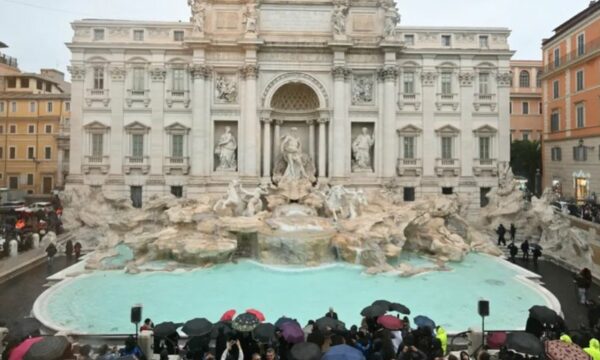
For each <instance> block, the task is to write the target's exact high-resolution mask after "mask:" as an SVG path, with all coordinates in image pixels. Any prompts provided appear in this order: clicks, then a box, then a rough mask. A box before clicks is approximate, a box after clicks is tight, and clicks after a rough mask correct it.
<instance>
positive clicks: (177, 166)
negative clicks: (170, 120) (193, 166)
mask: <svg viewBox="0 0 600 360" xmlns="http://www.w3.org/2000/svg"><path fill="white" fill-rule="evenodd" d="M189 131H190V129H189V128H187V127H185V126H183V125H181V124H180V123H174V124H172V125H170V126H167V127H166V128H165V132H166V134H167V136H168V139H169V145H168V146H169V153H168V154H169V155H167V157H166V159H165V168H164V169H165V173H167V174H169V173H171V172H173V171H178V172H182V173H183V174H187V172H188V171H189V160H188V151H187V150H186V146H187V141H188V140H187V136H188V133H189Z"/></svg>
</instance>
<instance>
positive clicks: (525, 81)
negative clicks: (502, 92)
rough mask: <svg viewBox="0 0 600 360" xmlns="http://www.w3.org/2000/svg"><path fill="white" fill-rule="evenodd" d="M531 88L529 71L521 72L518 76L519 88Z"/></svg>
mask: <svg viewBox="0 0 600 360" xmlns="http://www.w3.org/2000/svg"><path fill="white" fill-rule="evenodd" d="M530 86H531V83H530V77H529V71H527V70H523V71H521V73H520V74H519V87H522V88H528V87H530Z"/></svg>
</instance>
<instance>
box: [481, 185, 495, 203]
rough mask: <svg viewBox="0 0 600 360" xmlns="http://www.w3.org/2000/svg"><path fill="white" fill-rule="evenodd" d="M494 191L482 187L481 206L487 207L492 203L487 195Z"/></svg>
mask: <svg viewBox="0 0 600 360" xmlns="http://www.w3.org/2000/svg"><path fill="white" fill-rule="evenodd" d="M490 191H492V188H489V187H482V188H480V189H479V206H480V207H482V208H483V207H486V206H487V205H488V204H489V203H490V199H488V197H487V195H488V194H489V192H490Z"/></svg>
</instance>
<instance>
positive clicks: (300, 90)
mask: <svg viewBox="0 0 600 360" xmlns="http://www.w3.org/2000/svg"><path fill="white" fill-rule="evenodd" d="M318 108H319V97H318V96H317V94H316V93H315V92H314V91H313V89H311V88H310V87H309V86H308V85H305V84H302V83H290V84H285V85H283V86H281V87H280V88H279V89H277V91H276V92H275V95H273V98H272V99H271V109H273V110H275V111H281V112H289V111H291V112H313V111H315V110H317V109H318Z"/></svg>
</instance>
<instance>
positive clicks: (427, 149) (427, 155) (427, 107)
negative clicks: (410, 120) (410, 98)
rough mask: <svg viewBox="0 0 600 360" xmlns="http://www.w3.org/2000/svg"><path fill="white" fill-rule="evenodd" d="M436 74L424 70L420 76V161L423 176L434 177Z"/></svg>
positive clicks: (435, 154) (435, 155)
mask: <svg viewBox="0 0 600 360" xmlns="http://www.w3.org/2000/svg"><path fill="white" fill-rule="evenodd" d="M437 78H438V74H437V72H436V71H435V70H431V69H428V70H424V71H423V73H422V74H421V81H422V89H423V93H422V94H421V98H422V99H423V140H422V141H423V146H421V148H420V151H421V155H420V156H421V159H422V163H423V176H424V177H431V176H434V175H435V159H436V157H437V153H436V149H437V145H436V136H435V128H434V124H435V115H434V112H435V101H436V100H435V99H436V95H435V83H436V81H437Z"/></svg>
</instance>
